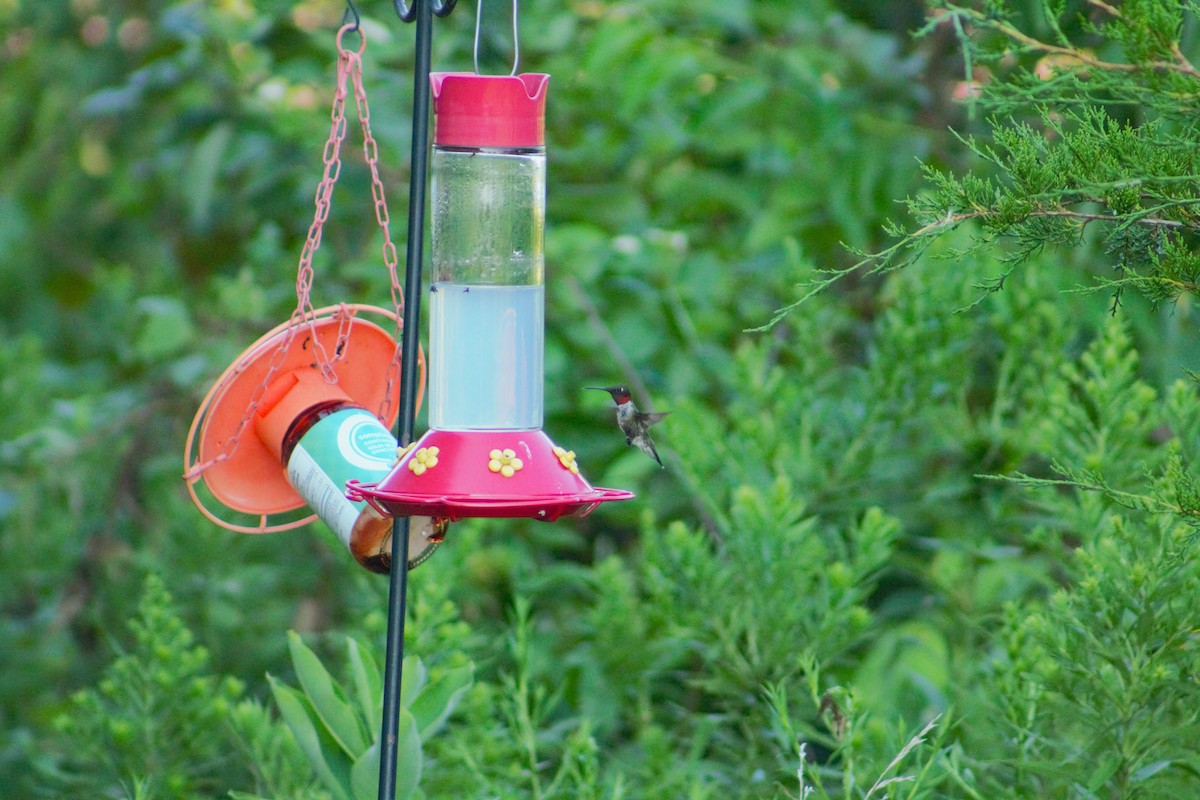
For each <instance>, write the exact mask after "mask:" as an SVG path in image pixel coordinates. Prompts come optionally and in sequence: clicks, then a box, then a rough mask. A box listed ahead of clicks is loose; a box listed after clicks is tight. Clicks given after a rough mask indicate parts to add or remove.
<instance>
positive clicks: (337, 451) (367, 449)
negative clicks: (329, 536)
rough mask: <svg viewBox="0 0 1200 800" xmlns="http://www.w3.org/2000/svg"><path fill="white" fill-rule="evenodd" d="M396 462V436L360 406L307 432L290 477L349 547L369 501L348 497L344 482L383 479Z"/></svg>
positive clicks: (289, 470)
mask: <svg viewBox="0 0 1200 800" xmlns="http://www.w3.org/2000/svg"><path fill="white" fill-rule="evenodd" d="M395 461H396V439H395V437H393V436H392V433H391V431H389V430H388V429H387V428H385V427H384V426H383V424H382V423H381V422H380V421H379V420H378V419H376V417H375V415H373V414H371V413H370V412H369V411H366V410H364V409H361V408H346V409H342V410H341V411H335V412H334V413H332V414H330V415H329V416H327V417H325V418H324V419H322V420H320V421H318V422H317V424H316V425H313V426H312V428H311V429H310V430H309V431H308V433H306V434H304V436H303V438H301V439H300V441H299V443H298V444H297V445H296V448H295V450H293V451H292V457H291V458H290V459H288V465H287V473H288V480H289V481H290V482H291V484H292V486H294V487H295V489H296V491H297V492H299V493H300V496H301V497H303V498H304V501H305V502H306V503H307V504H308V507H309V508H311V509H312V510H313V511H315V512H316V513H317V516H319V517H320V518H321V519H322V520H324V521H325V524H326V525H328V526H329V527H330V528H332V529H333V532H334V533H336V534H337V536H338V538H339V539H341V540H342V543H343V544H345V545H346V546H347V547H349V546H350V533H351V531H352V530H353V528H354V522H355V521H356V520H357V519H358V515H359V514H360V513H361V512H362V510H363V508H364V507H365V506H366V503H363V502H359V503H353V502H351V501H350V500H348V499H347V498H346V482H347V481H349V480H350V479H351V478H354V479H356V480H358V481H361V482H362V483H377V482H379V481H381V480H382V479H383V478H384V476H385V475H387V474H388V472H390V471H391V469H392V465H393V464H394V463H395Z"/></svg>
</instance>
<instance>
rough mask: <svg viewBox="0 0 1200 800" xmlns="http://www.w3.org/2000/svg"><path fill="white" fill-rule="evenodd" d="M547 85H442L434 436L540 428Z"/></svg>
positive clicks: (490, 81)
mask: <svg viewBox="0 0 1200 800" xmlns="http://www.w3.org/2000/svg"><path fill="white" fill-rule="evenodd" d="M548 80H549V76H547V75H517V76H504V77H497V76H480V75H473V74H460V73H441V74H435V75H434V76H432V81H433V87H434V95H435V104H436V106H435V109H436V117H435V118H436V125H437V127H436V130H435V134H434V147H433V154H432V157H431V159H430V172H431V176H432V177H431V183H432V244H433V248H432V249H433V255H432V284H431V286H430V304H429V309H430V312H429V313H430V323H429V324H430V343H429V350H430V369H429V374H430V386H429V406H428V408H429V426H430V427H431V428H435V429H441V430H531V429H538V428H541V426H542V410H543V396H542V392H543V384H544V380H543V349H544V344H543V342H544V331H545V324H544V316H545V286H544V272H545V256H544V253H543V242H544V239H545V223H546V150H545V143H544V121H543V115H544V109H545V93H546V85H547V81H548Z"/></svg>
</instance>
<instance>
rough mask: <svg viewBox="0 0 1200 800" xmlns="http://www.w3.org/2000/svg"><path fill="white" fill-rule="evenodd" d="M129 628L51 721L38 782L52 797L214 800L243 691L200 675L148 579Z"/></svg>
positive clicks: (167, 605)
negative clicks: (127, 640) (49, 757)
mask: <svg viewBox="0 0 1200 800" xmlns="http://www.w3.org/2000/svg"><path fill="white" fill-rule="evenodd" d="M129 627H130V632H131V633H132V634H133V638H134V643H133V648H132V649H131V650H130V651H128V652H125V653H122V654H121V655H119V656H118V657H117V658H116V659H115V660H114V661H113V662H112V663H111V664H109V666H108V667H107V668H106V669H105V671H104V674H103V676H102V677H101V678H100V680H99V682H98V683H97V685H96V686H95V688H91V689H86V690H82V691H80V692H78V693H76V694H75V695H74V696H73V697H72V698H71V700H70V703H69V704H68V706H67V707H66V708H65V709H64V710H63V712H62V713H61V714H60V715H59V716H58V717H57V718H56V719H55V722H54V726H55V731H56V736H55V740H56V745H57V746H56V747H55V748H54V755H55V760H54V762H53V766H52V767H49V768H48V769H47V770H46V772H45V774H44V775H42V776H41V777H40V778H39V783H41V784H42V785H44V786H46V787H49V788H50V790H51V791H53V793H54V796H56V797H79V798H84V797H101V796H138V797H190V796H209V797H211V796H215V795H216V794H217V793H218V790H219V789H221V788H222V787H223V786H224V785H226V782H227V781H228V780H229V775H230V772H231V771H236V769H237V767H236V765H233V764H230V763H229V762H228V760H227V751H228V742H229V740H230V733H229V730H228V727H227V726H228V723H229V720H230V718H231V716H232V715H233V713H234V708H235V705H236V703H237V702H238V700H239V699H240V697H241V694H242V692H243V691H244V690H243V687H242V686H241V685H240V684H239V683H238V682H237V681H235V680H233V679H231V678H221V677H219V676H216V675H212V674H210V673H209V672H208V661H209V658H208V653H207V652H206V651H205V650H204V648H202V647H199V646H197V645H196V643H195V641H194V639H193V638H192V635H191V632H190V631H188V629H187V628H186V627H185V626H184V624H183V622H182V621H181V620H180V619H179V617H178V615H177V614H176V612H175V611H174V609H173V608H172V601H171V597H170V595H169V594H168V593H167V591H166V588H165V587H164V586H163V583H162V581H161V579H159V578H156V577H151V578H148V579H147V581H146V583H145V589H144V591H143V594H142V598H141V600H140V602H139V604H138V611H137V615H136V616H135V617H134V618H133V619H132V620H130V625H129Z"/></svg>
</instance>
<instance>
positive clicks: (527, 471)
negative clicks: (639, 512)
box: [347, 429, 634, 522]
mask: <svg viewBox="0 0 1200 800" xmlns="http://www.w3.org/2000/svg"><path fill="white" fill-rule="evenodd" d="M347 494H348V496H349V497H350V499H351V500H355V501H358V500H366V501H367V502H368V503H370V504H371V505H372V506H374V507H375V509H376V510H377V511H379V512H380V513H382V514H385V515H387V516H433V517H447V518H449V519H451V520H459V519H463V518H466V517H510V518H511V517H530V518H532V519H540V520H544V521H546V522H552V521H554V520H556V519H558V518H559V517H562V516H568V517H583V516H587V515H588V514H590V513H591V512H592V511H593V510H594V509H595V508H596V506H598V505H600V504H601V503H606V502H608V501H610V500H629V499H630V498H632V497H633V496H634V495H633V492H626V491H622V490H619V489H599V488H592V486H591V484H589V483H588V482H587V481H586V480H585V479H584V477H583V475H581V474H580V472H579V467H578V466H577V465H576V464H575V453H574V452H572V451H568V450H565V449H564V448H561V447H558V446H556V445H555V444H554V442H552V441H550V437H549V436H547V435H546V434H545V433H543V432H542V431H541V430H540V429H539V430H528V431H441V430H432V431H429V432H428V433H426V434H425V435H424V436H422V437H421V439H420V440H418V441H417V442H415V443H414V444H412V445H410V446H409V448H408V450H407V451H406V452H405V453H404V456H403V457H402V458H401V459H400V461H399V462H398V463H397V464H396V466H395V467H394V468H393V469H392V471H391V472H390V473H388V475H387V476H386V477H385V478H384V479H383V480H382V481H380V482H379V483H377V484H359V483H356V482H355V481H350V484H349V487H348V492H347Z"/></svg>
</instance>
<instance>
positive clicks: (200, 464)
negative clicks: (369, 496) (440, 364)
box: [184, 305, 447, 572]
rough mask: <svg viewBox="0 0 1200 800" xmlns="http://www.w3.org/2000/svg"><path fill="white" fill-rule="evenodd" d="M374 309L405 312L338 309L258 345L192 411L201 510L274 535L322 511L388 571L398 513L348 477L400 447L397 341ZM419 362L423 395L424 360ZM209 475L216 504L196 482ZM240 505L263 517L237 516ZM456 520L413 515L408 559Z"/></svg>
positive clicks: (189, 463)
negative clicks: (352, 494) (355, 490)
mask: <svg viewBox="0 0 1200 800" xmlns="http://www.w3.org/2000/svg"><path fill="white" fill-rule="evenodd" d="M364 312H366V313H370V314H376V315H379V316H381V317H383V318H384V319H387V320H391V321H392V322H393V323H394V322H395V320H396V316H395V314H393V313H392V312H390V311H386V310H384V309H381V308H374V307H371V306H350V305H341V306H336V307H330V308H327V309H321V310H319V311H315V312H313V318H312V320H311V321H310V322H302V323H299V324H297V323H296V322H295V321H292V322H288V323H286V324H284V325H281V326H279V327H278V328H276V329H274V330H272V331H270V332H269V333H267V334H266V335H265V336H263V337H262V338H261V339H259V340H258V341H257V342H255V343H254V344H253V345H251V346H250V347H249V348H247V349H246V351H245V352H243V353H242V354H241V355H240V356H239V357H238V358H237V359H236V360H235V361H234V362H233V364H231V365H230V366H229V368H228V369H226V370H225V372H224V373H223V374H222V375H221V376H220V378H218V379H217V381H216V382H215V383H214V384H213V386H212V388H211V389H210V390H209V392H208V394H207V395H206V396H205V398H204V400H203V401H202V402H201V404H200V408H199V409H198V410H197V412H196V416H195V418H194V419H193V420H192V426H191V429H190V430H189V432H188V439H187V444H186V447H185V450H184V466H185V469H186V473H185V475H184V479H185V483H186V486H187V489H188V493H189V495H190V496H191V498H192V500H193V502H194V503H195V504H196V506H197V507H198V508H199V509H200V511H201V512H202V513H203V514H204V515H205V516H206V517H208V519H210V520H212V521H213V522H215V523H217V524H218V525H221V526H222V527H224V528H228V529H229V530H232V531H236V532H238V533H275V532H280V531H286V530H291V529H293V528H297V527H300V526H302V525H307V524H308V523H310V522H313V521H314V520H316V519H318V518H320V519H322V520H323V521H324V522H325V523H326V524H327V525H328V526H329V527H330V528H331V529H332V530H333V531H334V533H335V534H336V535H337V536H338V538H339V539H340V540H341V541H342V542H343V544H345V545H346V546H347V547H348V548H349V550H350V551H351V553H352V554H353V555H354V557H355V559H356V560H357V561H358V562H359V563H360V564H362V565H363V566H364V567H366V568H367V569H369V570H371V571H373V572H387V571H388V569H389V568H390V565H391V538H390V537H391V530H392V523H391V520H390V519H387V518H385V516H384V515H382V514H379V513H378V512H377V511H376V510H375V509H374V508H372V507H370V506H368V505H367V504H366V503H365V502H363V501H361V500H358V501H355V500H351V499H350V498H347V497H346V496H345V485H346V482H347V481H348V480H350V479H351V478H360V479H361V478H364V477H368V478H369V477H370V476H376V477H382V476H383V475H386V474H387V473H388V472H389V471H390V469H391V467H392V465H393V464H394V463H395V462H396V455H397V454H396V439H395V438H394V437H393V436H392V433H391V431H390V430H389V428H390V426H391V425H392V424H393V423H394V422H395V421H396V417H397V415H398V412H399V406H398V403H397V402H396V400H397V396H398V394H399V391H400V385H399V378H398V375H399V363H398V356H397V353H398V349H397V345H396V340H395V338H394V337H393V335H392V334H391V333H389V332H388V331H387V330H385V329H384V328H382V327H381V326H379V325H377V324H375V323H373V322H371V321H369V320H366V319H363V318H362V317H361V316H360V315H361V314H363V313H364ZM322 362H323V363H322ZM418 364H419V374H420V387H419V388H418V394H420V392H421V390H422V389H423V388H424V380H425V369H424V360H423V359H421V360H419V362H418ZM389 376H391V378H392V379H391V380H389ZM201 483H202V484H203V485H204V487H205V488H206V489H207V494H208V495H211V500H210V501H207V502H206V500H205V499H203V498H202V496H201V493H199V492H198V491H197V486H198V484H201ZM211 501H215V504H216V505H217V509H216V510H213V509H212V508H210V507H209V502H211ZM306 506H307V507H308V509H310V510H311V512H312V513H310V514H308V515H300V516H299V517H298V518H297V515H296V514H295V513H293V512H296V511H298V510H299V509H301V508H304V507H306ZM229 511H233V512H238V513H240V514H245V515H249V516H251V517H258V522H257V524H254V525H249V524H245V523H243V522H238V521H235V520H232V519H229V518H227V517H228V516H229V515H228V512H229ZM446 525H447V521H446V520H445V519H444V518H440V519H432V518H428V517H420V518H418V519H414V520H412V521H411V522H410V526H409V553H410V557H409V560H408V566H409V567H415V566H416V565H417V564H419V563H421V562H422V561H424V560H425V559H426V558H428V557H429V556H430V555H432V553H433V551H434V549H436V547H437V545H438V543H439V542H440V541H441V540H442V537H443V536H444V534H445V530H446Z"/></svg>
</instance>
